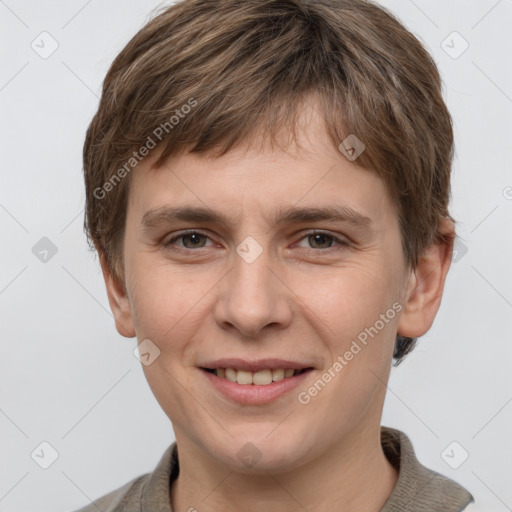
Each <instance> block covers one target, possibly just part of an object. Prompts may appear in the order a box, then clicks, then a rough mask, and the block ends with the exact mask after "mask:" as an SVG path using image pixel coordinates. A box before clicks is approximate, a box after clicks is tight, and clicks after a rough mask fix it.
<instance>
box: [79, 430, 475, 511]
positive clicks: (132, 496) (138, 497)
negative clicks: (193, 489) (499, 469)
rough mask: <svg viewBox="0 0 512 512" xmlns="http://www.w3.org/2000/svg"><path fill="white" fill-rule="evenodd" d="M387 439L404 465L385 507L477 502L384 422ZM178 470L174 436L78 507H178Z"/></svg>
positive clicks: (388, 450)
mask: <svg viewBox="0 0 512 512" xmlns="http://www.w3.org/2000/svg"><path fill="white" fill-rule="evenodd" d="M381 444H382V448H383V450H384V453H385V454H386V457H387V458H388V460H389V461H390V462H391V463H392V464H393V465H394V466H395V467H396V468H397V469H398V480H397V483H396V485H395V488H394V489H393V492H392V493H391V495H390V496H389V498H388V499H387V501H386V503H385V504H384V507H383V508H382V509H381V511H380V512H405V511H411V512H460V511H462V510H464V509H465V508H466V507H467V505H468V504H469V503H472V502H474V499H473V496H472V495H471V494H470V493H469V492H468V491H467V490H466V489H465V488H464V487H462V486H461V485H460V484H458V483H457V482H455V481H454V480H451V479H450V478H447V477H445V476H443V475H441V474H440V473H437V472H435V471H432V470H430V469H428V468H426V467H425V466H423V465H422V464H421V463H420V462H419V461H418V459H417V458H416V455H415V453H414V449H413V447H412V444H411V441H410V440H409V438H408V437H407V436H406V435H405V434H404V433H403V432H401V431H400V430H396V429H394V428H390V427H384V426H381ZM178 473H179V465H178V453H177V446H176V443H175V442H174V443H172V444H171V445H170V446H169V447H168V448H167V450H166V451H165V453H164V454H163V456H162V458H161V459H160V461H159V462H158V464H157V466H156V468H155V469H154V471H153V472H152V473H146V474H144V475H141V476H139V477H137V478H134V479H133V480H131V481H130V482H128V483H127V484H125V485H123V486H122V487H120V488H119V489H116V490H114V491H112V492H110V493H108V494H106V495H105V496H102V497H101V498H98V499H97V500H96V501H95V502H94V503H91V504H90V505H88V506H86V507H84V508H81V509H80V510H78V511H76V512H172V509H171V497H170V489H171V484H172V482H173V481H174V480H175V479H176V478H177V476H178Z"/></svg>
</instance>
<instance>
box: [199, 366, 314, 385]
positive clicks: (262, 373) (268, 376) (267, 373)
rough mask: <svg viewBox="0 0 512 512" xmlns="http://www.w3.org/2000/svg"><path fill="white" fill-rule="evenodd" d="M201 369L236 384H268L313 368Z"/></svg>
mask: <svg viewBox="0 0 512 512" xmlns="http://www.w3.org/2000/svg"><path fill="white" fill-rule="evenodd" d="M201 370H203V371H205V372H208V373H210V374H213V375H215V376H216V377H219V378H220V379H224V380H227V381H229V382H233V383H236V384H242V385H247V386H250V385H254V386H268V385H269V384H272V383H274V382H281V381H283V380H286V379H290V378H292V377H295V376H297V375H301V374H303V373H306V372H308V371H311V370H313V368H312V367H307V368H262V369H260V370H257V371H250V370H247V369H237V368H231V367H227V368H222V367H218V368H201Z"/></svg>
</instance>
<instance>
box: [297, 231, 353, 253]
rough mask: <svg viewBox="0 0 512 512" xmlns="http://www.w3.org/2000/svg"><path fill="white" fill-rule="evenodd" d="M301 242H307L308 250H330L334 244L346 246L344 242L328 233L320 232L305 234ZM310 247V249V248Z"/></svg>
mask: <svg viewBox="0 0 512 512" xmlns="http://www.w3.org/2000/svg"><path fill="white" fill-rule="evenodd" d="M302 240H307V242H308V243H309V244H310V247H307V248H308V249H324V250H325V249H332V248H333V247H334V246H335V245H336V244H337V245H341V246H348V245H349V244H348V242H346V241H345V240H341V239H339V238H337V237H335V236H333V235H330V234H329V233H324V232H322V231H313V232H311V233H307V234H306V235H305V236H304V237H303V238H302ZM311 246H312V247H311Z"/></svg>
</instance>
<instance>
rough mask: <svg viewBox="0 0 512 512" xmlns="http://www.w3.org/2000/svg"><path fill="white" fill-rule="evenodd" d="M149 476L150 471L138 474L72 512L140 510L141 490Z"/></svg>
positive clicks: (126, 511) (135, 511)
mask: <svg viewBox="0 0 512 512" xmlns="http://www.w3.org/2000/svg"><path fill="white" fill-rule="evenodd" d="M150 476H151V473H146V474H145V475H141V476H138V477H137V478H134V479H133V480H130V481H129V482H128V483H126V484H124V485H123V486H121V487H119V488H118V489H115V490H113V491H111V492H109V493H108V494H105V495H104V496H101V497H100V498H98V499H96V500H94V501H93V502H92V503H91V504H90V505H87V506H85V507H83V508H81V509H79V510H76V511H74V512H98V510H101V512H120V511H123V512H138V511H139V510H141V508H140V503H141V495H142V490H143V488H144V486H145V484H146V482H147V480H148V479H149V477H150Z"/></svg>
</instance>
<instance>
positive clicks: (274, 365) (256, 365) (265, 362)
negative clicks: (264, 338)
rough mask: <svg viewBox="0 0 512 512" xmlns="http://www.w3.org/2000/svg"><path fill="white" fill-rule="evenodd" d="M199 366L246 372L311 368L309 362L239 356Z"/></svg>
mask: <svg viewBox="0 0 512 512" xmlns="http://www.w3.org/2000/svg"><path fill="white" fill-rule="evenodd" d="M200 367H201V368H208V369H210V370H216V369H217V368H233V369H236V370H245V371H248V372H257V371H259V370H267V369H270V370H277V369H280V368H283V369H285V370H286V369H287V368H293V369H294V370H303V369H304V368H313V365H311V364H309V363H300V362H297V361H289V360H285V359H255V360H252V361H248V360H246V359H240V358H235V357H233V358H223V359H217V360H215V361H207V362H206V363H204V364H201V366H200Z"/></svg>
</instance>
